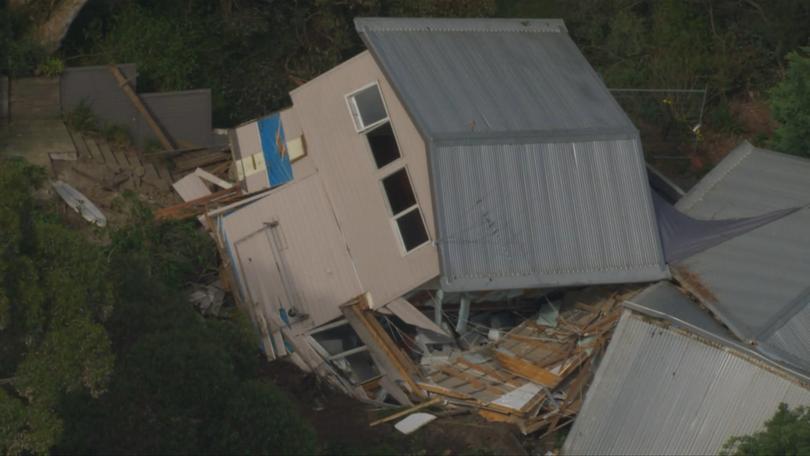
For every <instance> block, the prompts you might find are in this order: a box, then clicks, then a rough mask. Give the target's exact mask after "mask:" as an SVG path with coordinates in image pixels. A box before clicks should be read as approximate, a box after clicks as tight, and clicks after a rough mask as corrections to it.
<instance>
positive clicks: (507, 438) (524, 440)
mask: <svg viewBox="0 0 810 456" xmlns="http://www.w3.org/2000/svg"><path fill="white" fill-rule="evenodd" d="M264 371H265V374H266V375H267V376H268V377H269V378H270V379H272V380H273V381H274V382H275V383H276V385H278V386H279V387H280V388H281V389H282V390H283V391H284V392H286V393H287V394H288V395H289V396H290V397H291V398H292V399H293V400H294V402H295V403H296V405H297V406H298V408H299V412H300V413H301V415H302V416H304V417H305V418H306V419H307V420H308V421H309V422H310V423H311V424H312V426H313V427H314V428H315V431H316V433H317V435H318V438H319V441H320V442H321V444H322V445H323V446H324V450H325V452H327V453H328V454H409V455H433V454H436V455H462V454H473V455H486V454H493V455H500V454H509V455H512V454H518V455H526V454H545V453H546V451H547V450H552V451H553V439H552V440H550V439H545V440H543V441H540V440H539V439H538V438H537V436H529V437H525V436H523V435H521V434H520V432H519V431H518V430H517V428H516V427H513V426H510V425H507V424H504V423H491V422H488V421H486V420H484V419H483V418H481V417H479V416H477V415H470V414H467V415H460V416H453V417H440V418H438V419H437V420H435V421H433V422H432V423H430V424H428V425H427V426H425V427H423V428H422V429H419V430H418V431H416V432H415V433H413V434H411V435H407V436H406V435H403V434H401V433H400V432H399V431H397V430H396V429H394V423H396V421H397V420H394V421H391V422H389V423H384V424H381V425H378V426H375V427H370V426H369V423H370V422H371V421H373V420H376V419H378V418H381V417H385V416H387V415H389V414H393V413H395V412H397V411H398V409H388V408H385V409H381V408H379V407H375V406H372V405H368V404H365V403H362V402H360V401H357V400H355V399H353V398H350V397H348V396H345V395H343V394H341V393H339V392H336V391H334V390H332V389H330V388H329V387H328V386H327V385H325V384H322V383H321V382H320V381H319V380H318V378H317V377H316V376H314V375H312V374H307V373H305V372H302V371H300V370H299V369H298V368H297V367H296V366H294V365H293V364H291V363H287V362H284V361H275V362H272V363H267V364H266V365H265V368H264ZM441 411H442V410H441V409H434V410H432V411H430V412H433V413H440V412H441Z"/></svg>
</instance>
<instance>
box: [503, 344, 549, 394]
mask: <svg viewBox="0 0 810 456" xmlns="http://www.w3.org/2000/svg"><path fill="white" fill-rule="evenodd" d="M495 359H497V360H498V362H499V363H501V365H502V366H503V367H504V368H505V369H507V370H509V371H510V372H512V373H514V374H517V375H519V376H521V377H524V378H527V379H529V380H531V381H533V382H535V383H539V384H541V385H543V386H545V387H547V388H551V389H554V388H555V387H556V386H557V385H559V383H560V381H561V380H562V378H561V377H559V376H557V375H554V374H553V373H551V372H550V371H548V370H547V369H543V368H542V367H538V366H536V365H534V364H532V363H530V362H528V361H526V360H524V359H521V358H518V357H516V356H514V355H512V354H511V353H507V352H505V351H503V350H497V351H495Z"/></svg>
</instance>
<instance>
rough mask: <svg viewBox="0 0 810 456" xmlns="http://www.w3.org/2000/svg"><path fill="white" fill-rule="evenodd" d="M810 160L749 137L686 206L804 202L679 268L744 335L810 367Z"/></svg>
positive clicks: (765, 206) (752, 207)
mask: <svg viewBox="0 0 810 456" xmlns="http://www.w3.org/2000/svg"><path fill="white" fill-rule="evenodd" d="M808 204H810V160H806V159H801V158H798V157H794V156H790V155H786V154H781V153H778V152H772V151H768V150H764V149H759V148H756V147H754V146H752V145H751V144H749V143H743V144H741V145H740V146H738V147H737V148H736V149H734V150H733V151H732V152H731V153H729V155H728V156H727V157H726V158H725V159H724V160H723V161H722V162H720V163H719V164H718V165H717V166H716V167H715V168H714V169H713V170H712V171H711V172H710V173H709V174H707V175H706V176H705V177H704V178H703V179H702V180H701V181H700V182H699V183H698V185H696V186H695V188H693V189H692V190H691V191H690V192H689V193H688V194H687V195H686V196H685V197H684V198H683V199H682V200H681V201H679V203H678V206H677V207H678V208H679V209H680V210H682V211H683V212H685V213H687V214H689V215H691V216H693V217H700V218H706V219H720V218H728V217H747V216H752V215H757V214H762V213H765V212H768V211H773V210H778V209H786V208H791V207H804V208H803V209H801V210H798V211H796V212H794V213H793V214H791V215H788V216H786V217H784V218H781V219H779V220H777V221H774V222H771V223H769V224H767V225H765V226H762V227H760V228H757V229H755V230H753V231H751V232H748V233H746V234H743V235H741V236H738V237H736V238H734V239H730V240H728V241H726V242H723V243H722V244H720V245H717V246H715V247H712V248H710V249H708V250H705V251H703V252H701V253H698V254H696V255H693V256H691V257H689V258H687V259H686V260H684V261H682V262H681V263H679V264H677V265H675V266H674V271H675V272H674V274H675V275H676V276H677V277H678V278H679V280H680V281H681V282H682V283H683V284H684V285H685V286H687V287H689V288H690V291H692V292H693V293H694V294H696V295H697V296H700V297H701V298H702V300H703V302H704V303H705V305H706V306H707V307H709V308H710V309H711V310H712V311H713V312H714V313H715V314H716V315H717V317H718V318H719V319H720V320H722V321H723V322H724V323H725V324H726V325H727V326H728V327H729V328H730V329H731V330H732V331H733V332H734V334H735V335H736V336H737V337H739V338H740V339H742V340H744V341H747V342H750V343H754V344H756V346H757V350H758V351H759V352H761V353H764V354H767V355H768V356H769V357H771V358H772V359H775V360H779V361H780V362H782V363H786V364H788V365H791V366H794V367H796V368H798V369H801V370H803V371H804V372H810V207H808Z"/></svg>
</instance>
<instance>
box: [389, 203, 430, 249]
mask: <svg viewBox="0 0 810 456" xmlns="http://www.w3.org/2000/svg"><path fill="white" fill-rule="evenodd" d="M397 226H398V227H399V233H400V234H401V235H402V242H403V243H404V244H405V250H406V251H411V250H413V249H415V248H416V247H419V246H420V245H422V244H424V243H425V242H427V240H428V234H427V230H425V224H424V223H423V222H422V214H421V213H420V212H419V208H416V209H414V210H412V211H411V212H408V213H407V214H405V215H403V216H402V217H400V218H398V219H397Z"/></svg>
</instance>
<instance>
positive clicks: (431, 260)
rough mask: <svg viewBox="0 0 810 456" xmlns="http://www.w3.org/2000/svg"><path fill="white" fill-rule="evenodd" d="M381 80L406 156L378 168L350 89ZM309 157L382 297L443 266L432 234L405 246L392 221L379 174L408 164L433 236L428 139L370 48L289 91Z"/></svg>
mask: <svg viewBox="0 0 810 456" xmlns="http://www.w3.org/2000/svg"><path fill="white" fill-rule="evenodd" d="M374 82H377V83H378V84H379V86H380V90H381V92H382V96H383V99H384V101H385V104H386V106H387V110H388V115H389V118H390V121H391V126H392V128H393V130H394V133H395V135H396V138H397V143H398V145H399V149H400V153H401V155H402V157H401V158H400V159H398V160H396V161H394V162H393V163H390V164H388V165H386V166H385V167H383V168H382V169H379V170H378V169H377V168H376V166H375V164H374V160H373V157H372V155H371V151H370V149H369V145H368V142H367V140H366V138H365V136H364V135H363V134H361V133H357V132H356V130H355V126H354V123H353V121H352V116H351V114H350V112H349V109H348V107H347V104H346V95H347V94H349V93H351V92H354V91H355V90H357V89H360V88H362V87H364V86H368V85H369V84H370V83H374ZM290 95H291V97H292V100H293V105H294V106H295V113H296V114H297V116H298V120H299V121H300V123H301V128H302V130H303V133H304V137H305V140H306V146H307V154H308V157H309V158H311V159H312V160H313V162H314V164H315V167H316V168H317V170H318V173H319V175H320V176H321V177H322V179H323V182H324V185H325V187H326V190H327V193H328V195H329V198H330V200H331V202H332V204H333V206H334V209H335V213H336V215H337V219H338V223H339V224H340V227H341V230H342V232H343V234H344V235H345V237H346V240H347V241H348V244H349V249H350V251H351V254H352V258H353V259H354V262H355V265H356V267H357V274H358V276H359V278H360V282H361V283H362V285H363V288H365V290H364V291H368V292H370V293H371V295H372V296H373V300H374V302H375V304H376V305H384V304H386V303H388V302H390V301H391V300H393V299H395V298H397V297H399V296H401V295H402V294H404V293H405V292H407V291H410V290H411V289H413V288H414V287H416V286H418V285H420V284H422V283H424V282H426V281H428V280H430V279H432V278H434V277H436V276H437V275H438V274H439V262H438V256H437V253H436V248H435V246H434V244H433V243H432V242H431V243H429V244H426V245H423V246H422V247H419V248H417V249H416V250H413V251H411V252H410V253H408V254H405V253H404V249H403V247H402V246H401V241H400V239H399V236H398V234H397V231H396V228H395V227H394V225H393V223H394V222H393V221H392V217H391V213H390V210H389V208H388V203H387V201H386V198H385V195H384V193H383V189H382V184H381V182H380V179H381V178H382V177H384V176H386V175H387V174H390V173H392V172H393V171H395V170H397V169H399V168H401V167H402V166H405V167H406V168H407V170H408V174H409V176H410V178H411V181H412V185H413V187H414V191H415V193H416V199H417V202H418V204H419V206H420V208H421V211H422V214H423V217H424V220H425V223H426V227H427V230H428V233H429V236H430V238H431V240H435V236H436V231H435V229H434V223H433V207H432V201H431V196H430V183H429V180H428V170H427V160H426V158H427V157H426V153H425V144H424V141H423V140H422V137H421V136H420V135H419V133H418V132H417V130H416V127H415V126H414V125H413V123H412V122H411V120H410V118H409V117H408V115H407V113H406V112H405V109H404V108H403V106H402V104H401V103H400V101H399V100H398V99H397V97H396V95H395V94H394V92H393V90H392V89H391V86H390V85H389V84H388V82H387V81H386V80H385V78H384V76H383V75H382V73H381V72H380V70H379V68H378V67H377V65H376V63H375V62H374V60H373V59H372V57H371V55H370V54H369V53H368V52H363V53H361V54H359V55H357V56H355V57H354V58H352V59H350V60H348V61H347V62H345V63H343V64H341V65H339V66H337V67H335V68H333V69H332V70H330V71H328V72H327V73H324V74H323V75H321V76H319V77H318V78H316V79H314V80H312V81H310V82H308V83H307V84H305V85H303V86H301V87H299V88H297V89H295V90H294V91H292V92H291V94H290Z"/></svg>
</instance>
